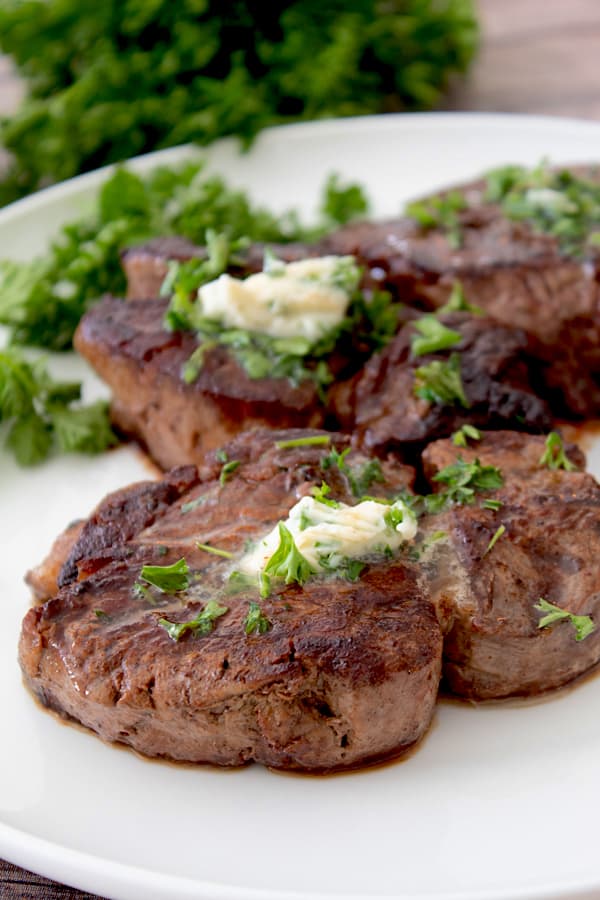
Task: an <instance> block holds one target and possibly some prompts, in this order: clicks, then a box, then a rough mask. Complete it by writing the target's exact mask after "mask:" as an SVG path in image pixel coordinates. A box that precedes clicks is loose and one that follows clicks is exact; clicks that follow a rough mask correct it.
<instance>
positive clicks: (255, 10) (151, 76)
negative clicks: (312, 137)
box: [0, 0, 477, 204]
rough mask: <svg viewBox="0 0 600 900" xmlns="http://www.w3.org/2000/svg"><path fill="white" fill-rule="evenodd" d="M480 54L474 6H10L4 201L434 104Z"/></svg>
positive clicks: (117, 0) (5, 26)
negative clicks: (267, 137) (123, 163)
mask: <svg viewBox="0 0 600 900" xmlns="http://www.w3.org/2000/svg"><path fill="white" fill-rule="evenodd" d="M476 45H477V23H476V18H475V13H474V8H473V0H331V2H329V3H323V2H322V0H274V2H272V3H266V2H264V0H245V2H243V0H226V2H223V0H177V2H175V0H100V2H98V0H4V2H3V3H2V5H1V7H0V49H1V50H2V51H3V52H4V53H7V54H10V55H11V56H12V57H13V59H14V61H15V63H16V65H17V67H18V70H19V72H20V74H21V75H22V77H23V78H24V79H25V80H26V82H27V87H28V95H27V97H26V99H25V101H24V102H23V104H22V106H21V108H20V110H19V111H18V112H17V114H16V115H15V116H13V117H12V118H10V119H8V120H7V121H5V122H4V123H3V124H2V126H1V128H0V141H1V143H2V144H3V145H4V147H5V148H7V149H8V150H9V151H10V152H11V154H12V159H13V162H12V165H11V167H10V169H9V171H8V172H7V173H5V175H4V177H3V179H2V181H0V204H4V203H7V202H10V201H11V200H14V199H16V198H17V197H20V196H23V195H25V194H27V193H29V192H31V191H33V190H36V189H37V188H39V187H42V186H44V185H46V184H48V183H51V182H53V181H60V180H62V179H65V178H69V177H71V176H72V175H76V174H77V173H79V172H84V171H87V170H89V169H94V168H96V167H98V166H101V165H104V164H105V163H110V162H116V161H118V160H122V159H126V158H128V157H130V156H135V155H137V154H140V153H145V152H147V151H150V150H155V149H158V148H161V147H168V146H172V145H175V144H180V143H185V142H186V141H196V142H198V143H208V142H210V141H212V140H214V139H215V138H218V137H221V136H223V135H230V134H235V135H239V137H240V138H241V139H242V140H243V141H244V142H246V143H247V142H249V141H250V140H251V139H252V138H253V136H254V135H255V134H256V133H257V132H258V131H259V130H260V129H261V128H263V127H264V126H266V125H273V124H278V123H282V122H288V121H293V120H302V119H304V120H306V119H315V118H322V117H330V116H348V115H361V114H367V113H380V112H390V111H399V110H417V109H428V108H431V107H433V106H435V104H436V103H438V102H439V100H440V97H441V93H442V92H443V90H444V89H445V87H446V86H447V84H448V79H449V77H450V76H451V75H452V74H453V73H456V72H461V71H464V70H465V69H466V68H467V66H468V64H469V62H470V61H471V59H472V57H473V54H474V51H475V49H476Z"/></svg>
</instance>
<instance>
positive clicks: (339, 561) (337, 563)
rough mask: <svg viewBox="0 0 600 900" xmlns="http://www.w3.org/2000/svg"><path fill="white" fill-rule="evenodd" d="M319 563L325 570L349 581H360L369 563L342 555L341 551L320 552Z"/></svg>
mask: <svg viewBox="0 0 600 900" xmlns="http://www.w3.org/2000/svg"><path fill="white" fill-rule="evenodd" d="M319 565H320V566H321V568H322V569H324V571H325V572H328V573H330V574H331V575H335V576H336V578H345V579H346V580H347V581H358V579H359V578H360V575H361V573H362V571H363V570H364V569H365V568H366V566H367V564H366V563H365V562H363V561H362V560H360V559H353V558H352V557H350V556H340V555H339V553H321V554H319Z"/></svg>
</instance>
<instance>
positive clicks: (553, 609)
mask: <svg viewBox="0 0 600 900" xmlns="http://www.w3.org/2000/svg"><path fill="white" fill-rule="evenodd" d="M534 606H535V608H536V609H539V610H540V612H545V613H546V615H545V616H542V618H541V619H540V621H539V622H538V628H546V627H547V626H548V625H553V624H554V623H555V622H560V621H561V620H563V619H566V620H568V621H569V622H570V623H571V625H572V626H573V628H574V629H575V640H576V641H583V640H585V638H586V637H588V635H590V634H591V633H592V632H593V631H595V630H596V626H595V625H594V622H593V621H592V618H591V616H576V615H575V614H574V613H572V612H569V611H568V610H567V609H561V607H560V606H555V605H554V603H549V602H548V601H547V600H544V598H543V597H540V599H539V600H538V602H537V603H535V604H534Z"/></svg>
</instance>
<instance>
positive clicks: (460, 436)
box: [452, 423, 482, 447]
mask: <svg viewBox="0 0 600 900" xmlns="http://www.w3.org/2000/svg"><path fill="white" fill-rule="evenodd" d="M481 437H482V435H481V431H480V430H479V428H475V426H474V425H469V424H468V423H467V424H466V425H462V426H461V427H460V428H459V429H458V431H455V432H454V434H453V435H452V443H453V444H454V446H455V447H466V446H467V444H468V441H469V440H471V441H480V440H481Z"/></svg>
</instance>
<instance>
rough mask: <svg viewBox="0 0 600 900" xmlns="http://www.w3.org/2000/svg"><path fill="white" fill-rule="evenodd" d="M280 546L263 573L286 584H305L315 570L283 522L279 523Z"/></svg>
mask: <svg viewBox="0 0 600 900" xmlns="http://www.w3.org/2000/svg"><path fill="white" fill-rule="evenodd" d="M278 528H279V545H278V547H277V549H276V550H275V552H274V553H273V555H272V556H271V558H270V559H269V561H268V563H267V564H266V566H265V567H264V569H263V572H264V574H265V575H266V576H268V577H269V578H271V577H273V578H283V580H284V582H285V583H286V584H293V583H294V582H295V583H296V584H300V585H302V584H304V583H305V582H306V581H308V579H309V578H310V576H311V575H313V574H314V571H313V568H312V566H311V565H310V563H309V562H308V560H307V559H306V558H305V557H304V556H303V555H302V554H301V553H300V551H299V550H298V548H297V546H296V542H295V540H294V537H293V535H292V533H291V532H290V530H289V529H288V528H286V526H285V525H284V523H283V522H279V526H278Z"/></svg>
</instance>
